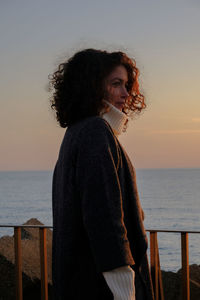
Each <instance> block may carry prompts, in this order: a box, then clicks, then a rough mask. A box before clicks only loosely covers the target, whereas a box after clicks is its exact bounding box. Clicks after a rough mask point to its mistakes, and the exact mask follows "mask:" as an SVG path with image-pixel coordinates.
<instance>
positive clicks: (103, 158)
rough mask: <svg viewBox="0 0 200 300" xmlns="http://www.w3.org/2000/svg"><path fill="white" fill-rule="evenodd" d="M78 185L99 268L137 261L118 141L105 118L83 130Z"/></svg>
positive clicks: (92, 249) (91, 244)
mask: <svg viewBox="0 0 200 300" xmlns="http://www.w3.org/2000/svg"><path fill="white" fill-rule="evenodd" d="M78 153H79V154H78V158H77V187H78V191H79V194H80V199H81V209H82V217H83V224H84V228H85V230H86V233H87V235H88V239H89V243H90V247H91V251H92V254H93V258H94V261H95V264H96V268H97V270H98V271H99V272H105V271H108V270H112V269H115V268H118V267H121V266H124V265H134V260H133V257H132V254H131V250H130V245H129V241H128V238H127V230H126V227H125V224H124V219H123V217H124V216H123V203H122V202H123V199H122V194H121V187H120V181H119V177H118V173H117V167H118V163H119V157H118V155H117V144H116V141H115V139H114V137H113V135H112V133H111V132H110V129H109V128H108V126H107V125H106V124H105V123H104V121H103V120H102V121H100V120H99V121H98V122H97V121H96V122H95V123H94V124H90V126H88V127H87V128H84V130H82V134H81V140H80V143H79V151H78Z"/></svg>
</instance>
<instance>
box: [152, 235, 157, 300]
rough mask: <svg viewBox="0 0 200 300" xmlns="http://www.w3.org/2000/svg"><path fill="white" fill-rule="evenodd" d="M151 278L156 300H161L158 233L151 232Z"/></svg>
mask: <svg viewBox="0 0 200 300" xmlns="http://www.w3.org/2000/svg"><path fill="white" fill-rule="evenodd" d="M150 259H151V277H152V283H153V288H154V294H155V300H159V289H158V288H159V287H158V248H157V232H153V231H150Z"/></svg>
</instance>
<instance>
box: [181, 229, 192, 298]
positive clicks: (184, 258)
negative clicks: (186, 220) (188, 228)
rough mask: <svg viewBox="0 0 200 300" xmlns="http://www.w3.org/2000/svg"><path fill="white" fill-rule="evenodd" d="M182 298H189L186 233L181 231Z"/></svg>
mask: <svg viewBox="0 0 200 300" xmlns="http://www.w3.org/2000/svg"><path fill="white" fill-rule="evenodd" d="M181 256H182V299H183V300H190V282H189V247H188V233H187V232H181Z"/></svg>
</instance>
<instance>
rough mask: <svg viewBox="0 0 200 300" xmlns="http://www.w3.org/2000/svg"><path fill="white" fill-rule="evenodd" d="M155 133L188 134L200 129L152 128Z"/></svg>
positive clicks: (197, 131)
mask: <svg viewBox="0 0 200 300" xmlns="http://www.w3.org/2000/svg"><path fill="white" fill-rule="evenodd" d="M151 133H153V134H155V133H156V134H188V133H200V129H180V130H152V131H151Z"/></svg>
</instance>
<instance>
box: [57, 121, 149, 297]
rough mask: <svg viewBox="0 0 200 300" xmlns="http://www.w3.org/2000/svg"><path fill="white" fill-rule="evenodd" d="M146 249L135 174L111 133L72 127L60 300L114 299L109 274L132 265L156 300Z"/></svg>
mask: <svg viewBox="0 0 200 300" xmlns="http://www.w3.org/2000/svg"><path fill="white" fill-rule="evenodd" d="M147 243H148V242H147V236H146V232H145V229H144V226H143V219H142V209H141V206H140V201H139V197H138V192H137V186H136V177H135V170H134V168H133V166H132V164H131V162H130V160H129V158H128V156H127V154H126V152H125V151H124V149H123V148H122V146H121V145H120V143H119V141H118V139H117V138H116V137H115V135H114V133H113V131H112V129H111V127H110V125H109V124H108V123H107V122H106V121H105V120H104V119H102V118H101V117H99V116H95V117H89V118H87V119H84V120H82V121H81V122H78V123H76V124H74V125H72V126H69V127H68V129H67V130H66V133H65V136H64V139H63V142H62V145H61V148H60V153H59V158H58V161H57V163H56V166H55V170H54V175H53V254H52V255H53V259H52V272H53V274H52V275H53V285H54V292H55V299H56V300H61V299H65V300H67V299H70V300H80V299H87V300H90V299H91V300H109V299H113V295H112V292H111V291H110V289H109V287H108V285H107V283H106V281H105V279H104V277H103V275H102V272H105V271H109V270H112V269H115V268H118V267H121V266H124V265H131V267H132V268H133V269H134V270H137V271H138V272H139V274H140V276H141V278H142V280H143V282H144V286H145V290H146V293H147V296H146V299H148V300H152V299H153V297H152V290H151V282H150V278H149V269H148V263H147V255H146V251H147V246H148V245H147Z"/></svg>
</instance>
